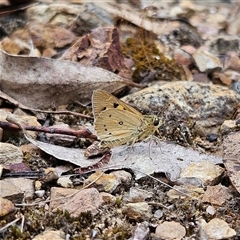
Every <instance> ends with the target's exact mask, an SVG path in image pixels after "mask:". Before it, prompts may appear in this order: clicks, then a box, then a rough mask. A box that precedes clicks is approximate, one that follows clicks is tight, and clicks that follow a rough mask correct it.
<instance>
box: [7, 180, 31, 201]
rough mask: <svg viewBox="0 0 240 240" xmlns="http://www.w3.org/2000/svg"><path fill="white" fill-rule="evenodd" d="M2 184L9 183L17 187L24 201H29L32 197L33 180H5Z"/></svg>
mask: <svg viewBox="0 0 240 240" xmlns="http://www.w3.org/2000/svg"><path fill="white" fill-rule="evenodd" d="M3 181H4V183H7V182H8V183H11V184H13V185H15V186H17V187H18V188H19V189H20V191H21V192H22V193H23V194H24V198H25V199H26V200H31V199H32V198H33V196H34V180H32V179H28V178H21V177H19V178H6V179H4V180H3Z"/></svg>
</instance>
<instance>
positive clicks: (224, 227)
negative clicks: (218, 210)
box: [200, 218, 236, 240]
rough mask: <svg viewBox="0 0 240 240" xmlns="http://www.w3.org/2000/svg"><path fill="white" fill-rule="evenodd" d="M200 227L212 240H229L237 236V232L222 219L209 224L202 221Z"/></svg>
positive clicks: (211, 221) (214, 219)
mask: <svg viewBox="0 0 240 240" xmlns="http://www.w3.org/2000/svg"><path fill="white" fill-rule="evenodd" d="M200 226H201V228H202V230H203V232H205V234H206V235H207V239H210V240H218V239H228V238H231V237H234V236H235V235H236V231H235V230H234V229H232V228H231V227H230V226H229V225H228V224H227V223H226V222H225V221H224V220H222V219H220V218H213V219H212V220H210V221H209V222H208V223H206V221H205V220H203V219H201V221H200Z"/></svg>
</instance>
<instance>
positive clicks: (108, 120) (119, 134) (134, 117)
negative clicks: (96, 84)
mask: <svg viewBox="0 0 240 240" xmlns="http://www.w3.org/2000/svg"><path fill="white" fill-rule="evenodd" d="M92 105H93V114H94V119H95V121H94V125H95V131H96V132H97V136H98V137H99V139H100V140H101V147H109V148H112V147H116V146H119V145H123V144H126V143H127V144H130V145H132V144H134V143H136V142H138V141H141V140H144V139H146V138H147V137H149V136H151V135H153V134H154V133H155V132H159V131H158V128H159V126H160V125H161V121H160V119H159V118H158V117H157V116H155V115H142V114H141V113H140V112H139V111H137V110H136V109H134V108H133V107H131V106H129V105H128V104H126V103H125V102H123V101H121V100H119V99H118V98H116V97H114V96H113V95H112V94H110V93H108V92H106V91H104V90H101V89H98V90H96V91H94V92H93V95H92Z"/></svg>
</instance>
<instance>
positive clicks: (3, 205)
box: [0, 197, 15, 217]
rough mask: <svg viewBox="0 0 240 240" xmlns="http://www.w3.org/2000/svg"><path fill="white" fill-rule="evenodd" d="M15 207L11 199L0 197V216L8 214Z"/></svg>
mask: <svg viewBox="0 0 240 240" xmlns="http://www.w3.org/2000/svg"><path fill="white" fill-rule="evenodd" d="M14 209H15V206H14V204H13V203H12V202H11V201H10V200H8V199H4V198H2V197H0V217H3V216H5V215H7V214H8V213H10V212H12V211H13V210H14Z"/></svg>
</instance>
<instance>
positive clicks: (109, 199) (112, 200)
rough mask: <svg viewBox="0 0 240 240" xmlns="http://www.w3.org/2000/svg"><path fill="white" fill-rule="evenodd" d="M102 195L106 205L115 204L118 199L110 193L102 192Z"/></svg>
mask: <svg viewBox="0 0 240 240" xmlns="http://www.w3.org/2000/svg"><path fill="white" fill-rule="evenodd" d="M100 195H101V197H102V199H103V201H104V203H105V204H115V203H116V200H117V198H116V197H115V196H113V195H112V194H110V193H106V192H100Z"/></svg>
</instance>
